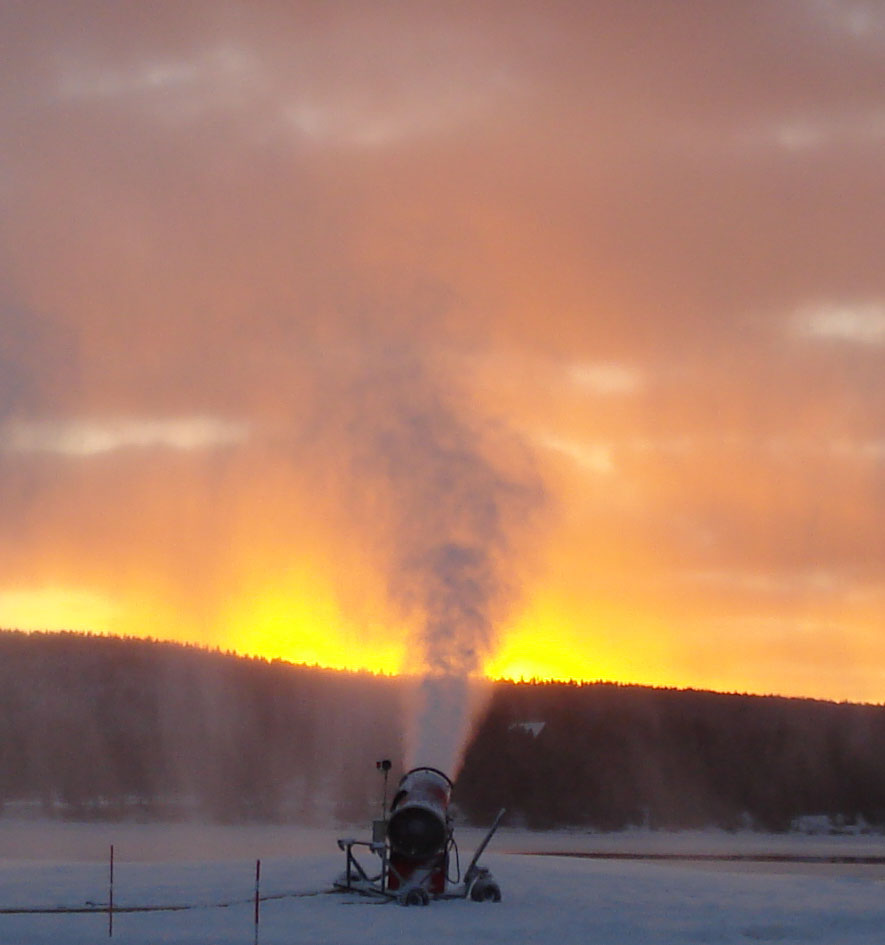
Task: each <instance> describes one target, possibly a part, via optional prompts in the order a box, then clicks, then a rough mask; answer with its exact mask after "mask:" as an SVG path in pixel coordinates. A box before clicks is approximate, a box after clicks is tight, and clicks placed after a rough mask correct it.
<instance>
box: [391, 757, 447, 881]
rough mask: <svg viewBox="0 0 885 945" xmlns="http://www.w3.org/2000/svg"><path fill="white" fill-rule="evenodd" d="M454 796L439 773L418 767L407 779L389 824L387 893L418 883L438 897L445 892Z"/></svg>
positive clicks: (397, 795)
mask: <svg viewBox="0 0 885 945" xmlns="http://www.w3.org/2000/svg"><path fill="white" fill-rule="evenodd" d="M451 796H452V782H451V780H450V779H449V778H448V776H447V775H445V774H443V772H442V771H440V770H439V769H438V768H413V769H412V770H411V771H409V772H407V773H406V774H404V775H403V777H402V780H401V781H400V783H399V788H398V790H397V792H396V794H395V795H394V798H393V802H392V803H391V805H390V818H389V819H388V821H387V841H388V844H389V846H390V851H389V861H388V877H387V888H388V889H390V890H392V891H396V890H400V889H406V888H408V887H410V886H412V885H415V884H416V883H417V884H418V885H420V887H421V889H422V890H426V892H427V893H429V894H431V895H434V896H439V895H441V894H442V893H443V892H445V888H446V873H447V871H448V865H449V847H450V845H451V842H452V822H451V818H450V817H449V801H450V799H451Z"/></svg>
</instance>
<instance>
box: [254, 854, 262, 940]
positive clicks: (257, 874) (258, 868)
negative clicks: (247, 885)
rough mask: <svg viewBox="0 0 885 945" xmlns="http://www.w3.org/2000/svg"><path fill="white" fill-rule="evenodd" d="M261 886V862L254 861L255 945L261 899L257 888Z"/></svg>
mask: <svg viewBox="0 0 885 945" xmlns="http://www.w3.org/2000/svg"><path fill="white" fill-rule="evenodd" d="M260 885H261V860H256V861H255V945H258V913H259V904H260V902H261V897H260V895H259V892H258V890H259V887H260Z"/></svg>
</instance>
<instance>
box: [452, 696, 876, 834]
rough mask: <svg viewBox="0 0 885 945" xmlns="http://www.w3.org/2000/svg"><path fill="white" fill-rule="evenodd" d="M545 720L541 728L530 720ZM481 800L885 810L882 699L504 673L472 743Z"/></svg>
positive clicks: (535, 804) (472, 792) (750, 820)
mask: <svg viewBox="0 0 885 945" xmlns="http://www.w3.org/2000/svg"><path fill="white" fill-rule="evenodd" d="M528 720H541V721H544V722H545V723H546V724H545V726H544V728H543V730H542V731H541V732H540V734H538V735H537V736H536V737H535V736H533V735H532V734H531V732H529V731H527V730H526V729H525V728H524V727H522V726H521V725H520V724H519V723H520V722H522V721H528ZM458 788H459V791H460V794H459V797H460V798H461V800H462V803H464V804H465V806H466V807H467V809H468V811H469V812H470V814H471V815H472V816H473V817H475V818H476V819H478V820H487V819H488V818H489V817H490V816H492V814H493V813H494V811H495V810H497V809H498V807H500V806H507V807H508V809H509V810H511V811H513V812H514V813H516V814H517V815H518V816H519V817H521V818H522V819H523V820H524V821H525V823H527V824H528V825H529V826H532V827H539V828H543V827H552V826H558V825H566V824H587V825H592V826H595V827H599V828H603V829H617V828H621V827H624V826H627V825H631V824H636V825H640V824H646V825H648V826H651V827H700V826H705V825H709V824H715V825H718V826H721V827H725V828H736V827H738V826H742V825H750V826H755V827H760V828H764V829H768V830H783V829H786V828H787V827H789V825H790V823H791V822H792V821H793V819H794V818H796V817H800V816H803V815H820V814H827V815H830V816H831V817H833V818H834V819H836V818H843V819H845V820H846V821H847V822H858V818H863V820H864V821H865V822H867V823H869V824H878V825H883V824H885V708H883V707H881V706H868V705H866V706H865V705H850V704H834V703H829V702H819V701H814V700H809V699H784V698H777V697H758V696H741V695H725V694H719V693H712V692H696V691H676V690H664V689H648V688H643V687H638V686H617V685H609V684H598V683H597V684H593V685H571V686H569V685H563V684H539V685H520V684H506V683H502V684H500V685H499V686H498V687H497V690H496V694H495V698H494V700H493V702H492V705H491V708H490V709H489V711H488V713H487V714H486V717H485V718H484V720H483V722H482V723H481V725H480V727H479V729H478V730H477V732H476V735H475V737H474V739H473V742H472V744H471V745H470V748H469V750H468V752H467V755H466V760H465V764H464V767H463V770H462V772H461V775H460V778H459V783H458Z"/></svg>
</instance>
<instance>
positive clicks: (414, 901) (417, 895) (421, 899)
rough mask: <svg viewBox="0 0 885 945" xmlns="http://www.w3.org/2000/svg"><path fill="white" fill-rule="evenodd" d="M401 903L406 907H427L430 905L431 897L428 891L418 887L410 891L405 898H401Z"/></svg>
mask: <svg viewBox="0 0 885 945" xmlns="http://www.w3.org/2000/svg"><path fill="white" fill-rule="evenodd" d="M400 902H401V903H402V905H404V906H427V905H429V904H430V896H429V895H428V894H427V890H426V889H421V887H420V886H419V887H416V888H415V889H410V890H409V891H408V892H407V893H406V894H405V895H404V896H402V897H400Z"/></svg>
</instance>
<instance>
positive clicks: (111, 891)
mask: <svg viewBox="0 0 885 945" xmlns="http://www.w3.org/2000/svg"><path fill="white" fill-rule="evenodd" d="M113 935H114V845H113V843H112V844H111V859H110V863H109V864H108V938H113Z"/></svg>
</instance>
